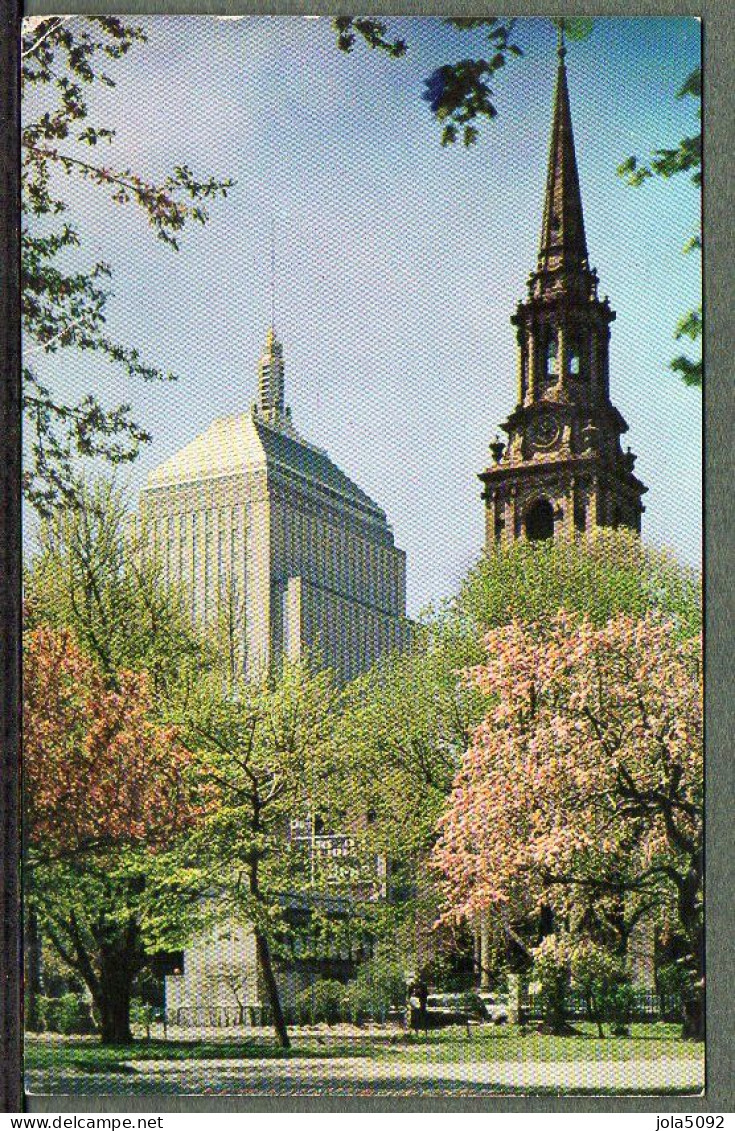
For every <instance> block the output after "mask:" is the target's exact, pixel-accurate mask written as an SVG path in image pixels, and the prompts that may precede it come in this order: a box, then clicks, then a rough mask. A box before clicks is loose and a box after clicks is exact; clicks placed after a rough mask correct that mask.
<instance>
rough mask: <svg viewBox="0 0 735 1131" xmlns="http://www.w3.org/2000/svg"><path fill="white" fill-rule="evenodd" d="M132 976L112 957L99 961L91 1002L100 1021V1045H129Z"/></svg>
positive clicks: (126, 968)
mask: <svg viewBox="0 0 735 1131" xmlns="http://www.w3.org/2000/svg"><path fill="white" fill-rule="evenodd" d="M135 973H136V971H134V970H131V967H130V965H129V964H128V963H126V962H125V961H124V959H122V961H118V962H117V963H116V962H115V960H114V956H112V955H106V956H105V958H104V959H103V962H102V969H101V971H100V978H99V991H98V993H97V994H96V995H95V999H94V1004H95V1006H96V1007H97V1012H98V1013H99V1017H100V1030H101V1037H102V1044H103V1045H130V1044H132V1043H133V1034H132V1032H131V1030H130V999H131V997H132V993H133V979H134V978H135Z"/></svg>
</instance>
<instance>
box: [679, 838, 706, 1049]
mask: <svg viewBox="0 0 735 1131" xmlns="http://www.w3.org/2000/svg"><path fill="white" fill-rule="evenodd" d="M701 885H702V855H701V852H698V853H696V854H695V855H694V858H693V861H692V866H691V868H690V870H689V872H688V874H687V875H686V877H685V879H684V882H683V883H682V884H681V885H680V887H679V917H680V919H681V923H682V926H683V927H684V930H685V931H686V934H687V938H688V941H689V945H690V947H691V951H690V955H691V970H692V985H691V987H690V989H689V992H688V993H687V994H686V995H685V997H684V1003H683V1004H684V1024H683V1026H682V1036H683V1037H684V1038H685V1039H687V1040H690V1041H703V1040H704V926H703V924H702V912H701Z"/></svg>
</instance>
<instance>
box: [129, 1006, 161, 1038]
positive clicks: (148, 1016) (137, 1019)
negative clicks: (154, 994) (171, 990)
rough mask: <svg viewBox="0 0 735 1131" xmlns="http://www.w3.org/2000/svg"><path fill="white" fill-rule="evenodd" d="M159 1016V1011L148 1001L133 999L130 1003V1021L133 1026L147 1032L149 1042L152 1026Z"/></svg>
mask: <svg viewBox="0 0 735 1131" xmlns="http://www.w3.org/2000/svg"><path fill="white" fill-rule="evenodd" d="M157 1015H158V1011H157V1010H156V1008H155V1007H154V1006H153V1005H151V1003H150V1002H148V1001H143V1000H142V999H141V998H133V1000H132V1001H131V1003H130V1021H131V1023H132V1024H133V1025H138V1026H140V1028H141V1029H144V1030H145V1035H146V1039H147V1040H150V1036H151V1025H152V1024H153V1022H154V1021H155V1020H156V1017H157Z"/></svg>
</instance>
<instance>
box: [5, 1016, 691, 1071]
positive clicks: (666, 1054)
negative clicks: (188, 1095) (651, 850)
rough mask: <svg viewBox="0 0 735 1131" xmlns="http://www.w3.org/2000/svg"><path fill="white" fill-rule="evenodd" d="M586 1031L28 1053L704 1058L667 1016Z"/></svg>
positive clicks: (105, 1067) (102, 1065)
mask: <svg viewBox="0 0 735 1131" xmlns="http://www.w3.org/2000/svg"><path fill="white" fill-rule="evenodd" d="M576 1028H577V1029H578V1030H579V1035H576V1036H569V1037H554V1036H548V1035H545V1034H540V1033H528V1034H526V1035H522V1034H521V1032H520V1031H519V1029H518V1028H517V1026H513V1025H504V1026H482V1027H480V1026H477V1027H474V1026H473V1027H472V1028H471V1030H470V1034H471V1035H470V1036H468V1035H467V1032H466V1030H465V1029H464V1028H461V1029H460V1028H454V1029H444V1030H442V1031H439V1032H433V1033H429V1034H428V1035H423V1034H421V1035H411V1036H410V1037H407V1036H406V1035H405V1034H402V1033H396V1032H395V1031H394V1032H391V1031H387V1030H386V1031H380V1032H376V1031H373V1032H369V1033H365V1034H364V1035H362V1034H361V1035H359V1036H351V1035H345V1034H344V1033H341V1032H340V1031H339V1029H334V1030H331V1031H330V1030H329V1029H328V1028H326V1027H325V1028H324V1029H322V1030H320V1031H319V1032H318V1033H315V1032H314V1031H310V1032H300V1031H299V1030H298V1029H295V1030H293V1031H292V1033H291V1039H292V1042H293V1043H292V1047H291V1048H290V1049H287V1050H284V1049H281V1048H280V1047H279V1046H278V1045H277V1044H276V1041H275V1038H274V1037H272V1036H270V1035H268V1036H265V1035H257V1036H251V1035H248V1034H247V1033H244V1034H243V1036H242V1038H237V1039H235V1038H232V1037H228V1038H225V1039H222V1040H185V1039H182V1040H163V1039H159V1038H152V1039H151V1040H149V1041H146V1040H143V1039H141V1040H137V1041H136V1042H135V1043H134V1044H133V1045H127V1046H113V1047H109V1046H108V1047H106V1046H102V1045H100V1043H99V1041H98V1040H97V1038H94V1037H66V1038H61V1037H51V1038H49V1037H34V1036H29V1037H27V1038H26V1049H25V1060H26V1067H27V1068H28V1069H31V1070H32V1069H47V1070H49V1069H50V1070H52V1071H53V1072H59V1071H61V1070H68V1069H73V1070H76V1071H81V1072H89V1073H94V1072H115V1071H119V1072H121V1074H124V1073H125V1072H126V1071H130V1070H132V1069H133V1068H134V1065H135V1063H136V1061H149V1062H150V1061H201V1060H233V1061H238V1060H239V1061H243V1060H263V1059H266V1060H290V1059H294V1058H298V1059H303V1058H306V1059H312V1058H314V1059H316V1058H319V1059H332V1058H337V1057H339V1058H353V1057H367V1058H369V1059H373V1060H378V1059H379V1060H384V1059H390V1060H391V1061H400V1062H402V1063H405V1064H416V1063H425V1062H426V1061H429V1062H431V1063H436V1064H437V1065H439V1064H444V1063H448V1062H457V1061H461V1062H464V1063H482V1062H485V1061H504V1062H518V1061H544V1062H550V1061H567V1062H569V1061H598V1062H600V1061H603V1062H610V1061H630V1060H659V1059H663V1058H671V1059H677V1060H683V1059H686V1060H693V1061H697V1060H701V1059H702V1057H703V1055H704V1049H703V1046H702V1045H701V1044H696V1043H693V1042H688V1041H682V1040H681V1038H680V1037H679V1026H678V1025H667V1024H664V1023H658V1024H648V1025H633V1026H632V1027H631V1035H630V1037H606V1038H604V1039H602V1040H601V1039H600V1038H599V1037H598V1036H597V1030H596V1027H595V1026H594V1025H591V1024H585V1023H581V1024H579V1025H577V1026H576Z"/></svg>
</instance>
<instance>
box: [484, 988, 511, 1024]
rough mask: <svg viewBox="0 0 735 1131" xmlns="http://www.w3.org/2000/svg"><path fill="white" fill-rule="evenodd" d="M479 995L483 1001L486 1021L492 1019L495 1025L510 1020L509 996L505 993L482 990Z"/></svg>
mask: <svg viewBox="0 0 735 1131" xmlns="http://www.w3.org/2000/svg"><path fill="white" fill-rule="evenodd" d="M477 997H478V999H479V1001H480V1002H481V1003H482V1007H483V1010H484V1018H485V1020H486V1021H492V1022H493V1024H494V1025H504V1024H505V1023H506V1022H507V1021H508V1017H509V1014H508V998H507V997H506V995H505V994H496V993H492V992H491V991H489V990H480V991H479V992H478V993H477Z"/></svg>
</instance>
